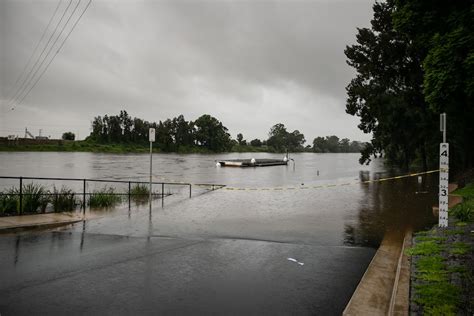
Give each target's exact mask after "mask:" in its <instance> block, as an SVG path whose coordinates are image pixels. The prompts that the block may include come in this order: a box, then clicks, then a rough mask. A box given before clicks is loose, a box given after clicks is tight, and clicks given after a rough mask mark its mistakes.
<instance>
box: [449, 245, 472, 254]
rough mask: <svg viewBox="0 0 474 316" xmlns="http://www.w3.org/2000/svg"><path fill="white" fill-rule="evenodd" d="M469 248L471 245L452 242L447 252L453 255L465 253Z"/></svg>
mask: <svg viewBox="0 0 474 316" xmlns="http://www.w3.org/2000/svg"><path fill="white" fill-rule="evenodd" d="M470 250H471V246H469V245H468V244H466V243H463V242H453V243H452V244H451V248H450V249H449V252H450V253H451V254H453V255H465V254H467V253H468V252H469V251H470Z"/></svg>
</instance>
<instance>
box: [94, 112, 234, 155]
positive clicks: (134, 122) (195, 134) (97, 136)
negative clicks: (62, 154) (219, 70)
mask: <svg viewBox="0 0 474 316" xmlns="http://www.w3.org/2000/svg"><path fill="white" fill-rule="evenodd" d="M150 128H155V131H156V136H155V138H156V143H157V145H158V147H159V148H160V149H162V150H163V151H168V152H169V151H179V150H180V149H182V148H191V147H195V146H198V147H203V148H206V149H208V150H210V151H216V152H218V151H226V150H230V148H231V147H232V141H231V137H230V134H229V133H228V130H227V128H226V127H225V126H224V125H223V124H222V123H221V122H220V121H219V120H217V119H216V118H215V117H212V116H210V115H207V114H206V115H202V116H201V117H199V118H198V119H197V120H195V121H186V120H185V119H184V116H183V115H180V116H178V117H175V118H173V119H167V120H165V121H159V122H158V123H156V122H148V121H145V120H142V119H140V118H136V117H135V118H131V117H130V116H129V115H128V113H127V112H126V111H120V114H119V115H111V116H108V115H104V116H103V117H102V116H97V117H95V118H94V120H93V121H92V132H91V134H90V136H89V137H88V140H90V141H95V142H98V143H138V144H140V143H142V144H145V143H147V141H148V131H149V129H150Z"/></svg>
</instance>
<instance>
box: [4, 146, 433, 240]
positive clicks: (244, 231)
mask: <svg viewBox="0 0 474 316" xmlns="http://www.w3.org/2000/svg"><path fill="white" fill-rule="evenodd" d="M253 157H254V158H264V157H265V158H280V159H281V158H283V157H282V155H281V154H268V153H252V154H251V153H232V154H216V155H197V154H196V155H177V154H154V156H153V170H154V172H153V179H154V181H163V180H166V181H173V182H174V181H183V182H190V183H211V184H224V185H227V186H231V187H236V188H252V189H260V188H273V187H305V186H306V187H312V186H319V185H330V184H343V183H349V182H350V183H352V184H351V185H347V186H336V187H327V188H319V189H314V188H310V189H307V190H281V191H280V190H250V191H228V190H217V191H212V192H208V193H206V194H203V193H205V192H206V191H205V190H204V189H202V188H201V189H198V188H197V187H194V189H193V198H192V199H189V198H188V191H187V188H183V189H182V190H179V189H176V188H173V189H170V188H167V189H166V190H168V191H169V190H171V191H170V193H174V194H173V196H172V197H170V198H166V199H165V205H166V206H165V208H164V209H161V203H160V202H157V201H155V204H156V205H155V204H154V206H153V208H154V210H155V209H156V211H154V212H153V217H152V218H151V219H150V218H149V217H148V216H147V215H146V214H148V213H147V207H146V206H139V205H138V206H137V205H132V209H131V210H129V209H128V207H127V206H125V205H124V206H122V207H118V208H117V209H116V210H115V211H108V212H104V214H102V215H101V216H102V218H101V219H99V220H96V221H94V222H91V223H90V224H89V225H88V228H87V229H88V230H89V231H91V232H101V233H103V232H108V233H111V234H124V235H129V236H145V235H150V234H151V235H154V236H169V237H199V238H200V237H206V238H230V239H232V238H241V239H251V240H253V239H255V240H267V241H278V242H291V243H301V244H312V245H319V244H321V245H346V246H347V245H356V246H371V247H376V246H377V245H378V243H379V242H380V240H381V238H382V237H383V234H384V232H385V230H386V229H387V228H390V229H403V228H404V227H406V226H407V225H412V226H414V228H415V229H416V228H419V227H424V226H427V225H430V224H432V223H433V222H434V218H433V216H432V215H431V205H434V204H435V198H436V191H437V187H436V180H437V175H436V174H432V175H427V176H423V177H422V179H418V178H417V177H413V178H406V179H400V180H393V181H386V182H381V183H371V184H354V183H356V182H357V181H361V180H368V179H378V178H382V177H386V176H391V175H393V174H394V173H395V174H398V173H399V172H396V171H388V170H387V169H386V168H385V166H384V164H383V161H382V160H375V161H374V162H372V164H371V165H370V166H361V165H360V164H359V163H358V157H359V155H358V154H313V153H300V154H293V155H292V156H291V158H293V159H294V161H295V163H294V164H293V163H290V164H289V165H288V166H274V167H261V168H224V167H216V160H220V159H230V158H253ZM148 172H149V155H147V154H120V155H118V154H97V153H0V175H3V176H32V177H73V178H93V179H120V180H136V181H138V180H141V181H147V180H148ZM420 180H421V181H420ZM1 181H2V182H1V183H0V184H1V187H3V188H5V187H9V186H12V185H15V184H16V183H17V182H16V181H9V180H1ZM43 183H45V184H47V185H52V183H51V182H46V181H44V182H43ZM62 184H63V183H58V182H56V183H55V185H57V186H60V185H62ZM65 184H66V185H68V186H74V184H71V183H65ZM94 185H95V184H89V185H88V189H89V190H93V189H94ZM80 188H81V184H80V183H77V184H76V189H77V191H78V192H80V191H81V189H80ZM118 189H119V190H121V189H123V190H125V187H123V188H120V187H119V188H118ZM158 190H159V189H158ZM166 190H165V191H166ZM112 219H113V220H112Z"/></svg>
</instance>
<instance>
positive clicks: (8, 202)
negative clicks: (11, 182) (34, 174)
mask: <svg viewBox="0 0 474 316" xmlns="http://www.w3.org/2000/svg"><path fill="white" fill-rule="evenodd" d="M22 194H23V198H22V207H21V208H22V212H23V213H28V214H32V213H39V212H45V211H46V207H47V206H48V203H49V202H50V197H49V195H48V194H49V190H48V189H47V188H46V187H45V186H43V185H40V184H34V183H29V184H26V185H23V190H22ZM19 213H20V190H19V189H18V188H16V187H12V188H10V189H8V190H6V191H5V192H2V195H1V197H0V214H1V215H16V214H19Z"/></svg>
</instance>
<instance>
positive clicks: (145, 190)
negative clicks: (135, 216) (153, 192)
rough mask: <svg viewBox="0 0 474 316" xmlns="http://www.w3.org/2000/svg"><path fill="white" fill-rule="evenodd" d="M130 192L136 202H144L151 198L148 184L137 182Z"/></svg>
mask: <svg viewBox="0 0 474 316" xmlns="http://www.w3.org/2000/svg"><path fill="white" fill-rule="evenodd" d="M130 194H131V198H132V200H133V201H134V202H135V203H136V204H143V203H145V202H147V201H148V200H149V198H150V187H149V186H148V185H146V184H140V183H137V184H136V185H134V186H133V187H132V188H131V190H130Z"/></svg>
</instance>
